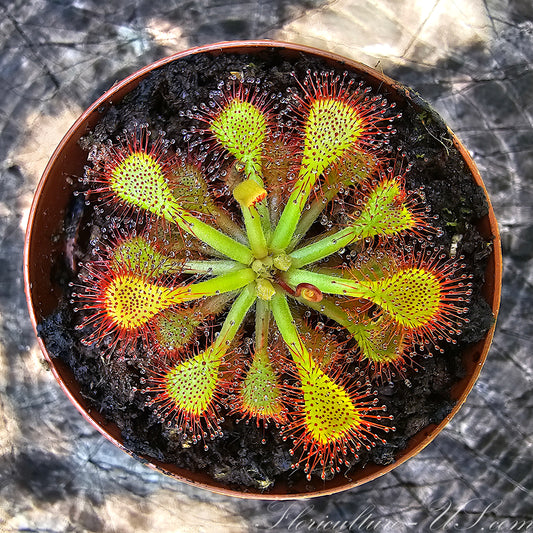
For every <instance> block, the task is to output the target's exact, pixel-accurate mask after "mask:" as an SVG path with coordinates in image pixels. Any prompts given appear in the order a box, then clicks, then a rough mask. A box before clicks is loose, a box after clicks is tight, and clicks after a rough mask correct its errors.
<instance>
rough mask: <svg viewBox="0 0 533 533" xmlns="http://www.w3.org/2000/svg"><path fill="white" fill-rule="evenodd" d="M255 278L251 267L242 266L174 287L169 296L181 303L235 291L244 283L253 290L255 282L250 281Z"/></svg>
mask: <svg viewBox="0 0 533 533" xmlns="http://www.w3.org/2000/svg"><path fill="white" fill-rule="evenodd" d="M255 278H256V273H255V272H254V271H253V270H252V269H251V268H242V269H241V270H238V271H236V272H230V273H228V274H223V275H221V276H217V277H215V278H211V279H208V280H206V281H200V282H198V283H193V284H192V285H189V286H187V287H176V288H175V289H173V290H172V291H171V293H170V295H169V297H170V298H175V300H176V303H183V302H188V301H191V300H197V299H199V298H203V297H204V296H214V295H216V294H221V293H224V292H230V291H235V290H237V289H240V288H242V287H244V286H245V285H251V286H252V289H253V290H254V291H255V284H254V283H252V282H253V281H255Z"/></svg>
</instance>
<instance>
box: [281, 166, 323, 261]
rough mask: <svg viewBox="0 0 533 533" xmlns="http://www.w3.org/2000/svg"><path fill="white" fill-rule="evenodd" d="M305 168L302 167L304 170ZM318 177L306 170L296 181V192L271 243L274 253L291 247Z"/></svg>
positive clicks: (292, 194)
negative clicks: (295, 231)
mask: <svg viewBox="0 0 533 533" xmlns="http://www.w3.org/2000/svg"><path fill="white" fill-rule="evenodd" d="M303 168H304V167H302V169H303ZM315 181H316V176H315V175H313V174H312V173H310V172H309V171H307V169H306V170H305V173H303V172H302V171H300V176H299V177H298V180H297V181H296V184H295V186H294V190H293V191H292V193H291V195H290V197H289V200H288V201H287V205H286V206H285V209H284V210H283V213H281V217H280V219H279V222H278V225H277V226H276V229H275V230H274V234H273V235H272V241H271V243H270V245H271V248H272V249H273V250H274V251H279V252H281V251H283V250H285V249H286V248H287V246H288V245H289V243H290V241H291V239H292V236H293V235H294V230H295V229H296V225H297V224H298V220H299V219H300V216H301V214H302V210H303V208H304V205H305V202H306V201H307V198H308V197H309V194H310V193H311V189H312V188H313V185H314V184H315Z"/></svg>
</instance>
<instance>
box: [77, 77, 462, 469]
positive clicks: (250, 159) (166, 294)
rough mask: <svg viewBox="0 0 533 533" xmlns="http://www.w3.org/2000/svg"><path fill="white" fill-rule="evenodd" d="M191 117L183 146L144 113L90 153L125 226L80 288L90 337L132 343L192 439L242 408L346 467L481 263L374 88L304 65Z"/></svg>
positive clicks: (246, 415) (125, 347) (129, 353)
mask: <svg viewBox="0 0 533 533" xmlns="http://www.w3.org/2000/svg"><path fill="white" fill-rule="evenodd" d="M282 102H283V103H282ZM189 115H190V118H191V119H194V120H195V123H196V124H197V126H196V127H195V128H192V129H191V131H189V132H188V134H187V139H186V140H185V141H183V140H182V141H181V142H182V145H183V144H187V149H185V150H183V149H182V150H178V149H175V148H174V144H173V143H172V142H170V141H169V140H168V139H166V138H164V137H163V136H162V135H158V134H156V133H155V132H151V131H149V129H148V128H147V127H146V126H143V127H139V128H137V129H136V130H135V131H133V132H129V133H125V135H124V137H123V138H121V139H119V140H118V141H116V142H114V143H110V144H107V145H105V146H100V147H99V148H98V150H96V151H95V153H93V154H92V158H91V166H90V168H88V169H87V173H86V176H85V178H84V180H85V182H86V184H87V185H88V191H87V200H88V201H89V202H93V203H95V204H96V205H97V206H99V207H98V209H100V210H101V211H102V212H104V213H107V214H108V218H109V219H112V220H113V221H114V225H115V226H116V227H119V228H121V229H120V231H115V232H114V233H113V235H112V236H111V238H109V239H108V240H107V241H105V242H102V241H101V240H100V241H98V242H95V243H93V246H94V249H93V251H92V254H91V259H90V260H88V261H85V262H84V263H83V269H82V273H81V274H80V280H79V281H78V282H77V283H75V289H74V290H75V292H74V294H73V299H72V302H73V303H74V305H75V306H76V310H77V311H78V316H79V320H78V328H79V329H80V330H81V332H82V336H83V342H84V343H85V344H87V345H93V346H95V347H96V348H98V349H100V350H102V352H103V354H104V355H105V357H108V358H114V357H117V358H124V357H129V358H131V360H132V361H133V364H136V365H138V367H139V368H141V369H142V373H143V376H144V377H143V378H142V380H141V383H140V384H139V387H138V389H137V390H135V391H132V393H134V394H139V395H141V396H142V397H143V398H144V403H145V406H146V409H150V410H152V411H153V413H154V416H156V417H158V418H159V419H161V421H162V423H165V424H168V425H169V426H170V427H172V428H175V429H176V431H175V432H174V433H175V434H179V435H181V437H180V438H181V439H183V441H184V442H185V441H186V442H188V443H191V442H193V443H197V442H199V443H200V446H202V445H203V446H205V447H207V446H208V445H209V443H210V441H211V440H213V439H216V438H217V436H219V435H220V434H221V432H222V431H223V426H224V418H225V417H233V418H234V419H235V420H243V421H246V422H247V423H250V422H252V423H255V424H257V425H259V426H262V427H263V431H264V432H268V431H279V432H280V434H281V436H282V438H283V439H288V440H289V441H291V442H292V445H291V450H290V452H291V455H293V467H294V468H303V469H304V470H305V472H306V473H307V477H308V479H310V478H311V475H313V474H316V475H318V476H321V477H322V478H326V477H331V475H334V474H335V473H336V472H339V471H340V470H341V467H342V465H343V464H346V465H348V464H349V463H348V458H349V457H350V458H351V460H352V461H353V460H354V457H355V458H357V454H358V451H359V450H360V449H361V448H362V447H363V448H367V449H370V448H371V447H372V446H375V445H376V443H382V442H383V443H384V442H386V438H387V434H388V433H389V432H391V431H393V430H394V422H393V421H392V420H391V418H392V417H391V416H390V415H388V414H387V412H386V408H385V406H384V405H383V401H380V399H379V398H378V397H377V395H376V392H375V388H376V386H379V385H380V384H382V383H384V382H386V381H389V380H394V379H400V380H401V379H404V378H405V376H406V374H407V373H408V372H411V371H423V361H422V362H420V361H418V360H419V359H422V358H423V357H422V356H428V355H430V354H432V353H436V354H438V353H439V351H441V350H442V349H443V348H442V347H443V345H444V344H445V343H450V342H451V343H453V342H455V339H456V337H457V335H458V334H459V333H460V330H461V327H462V325H463V324H464V322H465V321H466V318H465V317H464V315H465V313H466V311H467V306H468V301H469V295H470V292H471V288H470V281H469V275H468V274H467V273H465V272H464V266H463V265H461V258H459V257H448V256H447V254H446V253H445V252H444V251H443V250H442V249H440V248H438V247H436V246H435V245H434V244H433V237H434V236H435V235H436V234H437V233H438V232H439V230H438V228H437V227H436V225H435V224H436V222H435V220H434V218H433V217H432V216H431V213H430V208H429V205H428V203H427V200H426V198H425V195H424V191H423V190H420V189H417V190H408V189H407V188H406V179H405V175H406V173H407V172H408V169H409V163H408V162H407V161H403V160H402V157H401V155H398V156H396V155H395V154H394V153H393V152H392V151H391V150H390V149H389V141H388V140H389V136H390V135H393V134H394V121H395V119H396V118H397V116H398V114H397V113H395V111H394V105H392V104H389V103H388V102H387V101H386V100H385V99H384V98H383V97H381V96H380V95H375V94H373V93H372V92H371V91H370V90H369V89H368V88H365V87H364V85H363V84H362V83H357V82H354V81H353V80H352V79H350V78H349V77H348V76H347V75H345V76H336V75H334V74H332V73H308V74H307V76H306V77H305V78H304V79H296V78H295V81H294V87H293V89H292V90H291V91H290V92H289V95H288V97H287V98H286V99H285V100H283V101H282V100H280V98H279V97H278V96H276V95H272V96H271V95H269V94H268V93H266V92H264V91H261V90H260V89H259V88H258V86H257V84H251V83H247V82H246V81H241V80H239V79H235V78H234V79H232V80H230V81H229V82H227V83H224V84H222V85H221V86H220V91H218V92H217V94H216V95H215V96H214V97H213V99H212V100H211V101H209V102H205V103H204V104H202V105H201V106H199V107H198V108H197V109H195V110H193V111H191V112H189ZM207 161H210V163H209V164H208V163H207ZM213 161H215V162H216V164H213V163H212V162H213Z"/></svg>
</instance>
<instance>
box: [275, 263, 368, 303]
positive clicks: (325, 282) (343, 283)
mask: <svg viewBox="0 0 533 533" xmlns="http://www.w3.org/2000/svg"><path fill="white" fill-rule="evenodd" d="M283 279H284V281H285V282H286V283H287V284H288V285H290V286H293V287H296V286H298V285H299V284H300V283H310V284H311V285H314V286H315V287H316V288H317V289H319V290H320V291H321V292H323V293H326V294H339V295H342V296H351V297H355V298H357V297H363V298H364V297H367V296H368V291H367V290H364V289H365V287H363V286H361V284H360V282H358V281H356V280H351V279H345V278H342V277H337V276H330V275H328V274H321V273H319V272H311V271H310V270H302V269H292V268H291V269H290V270H289V271H287V272H285V273H284V274H283ZM358 289H359V290H358Z"/></svg>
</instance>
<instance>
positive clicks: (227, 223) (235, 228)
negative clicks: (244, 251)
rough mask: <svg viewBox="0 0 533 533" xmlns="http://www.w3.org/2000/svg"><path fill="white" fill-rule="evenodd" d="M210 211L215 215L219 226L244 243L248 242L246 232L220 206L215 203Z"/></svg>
mask: <svg viewBox="0 0 533 533" xmlns="http://www.w3.org/2000/svg"><path fill="white" fill-rule="evenodd" d="M209 213H210V214H211V215H213V216H214V217H215V222H216V223H217V225H218V226H219V228H220V229H221V230H223V231H225V232H226V233H227V234H228V235H230V236H231V237H233V238H234V239H236V240H237V241H239V242H240V243H242V244H246V243H247V239H246V233H245V232H244V230H243V228H241V227H240V226H239V225H238V224H237V223H236V222H234V221H233V220H232V218H231V217H230V216H229V215H228V214H227V213H226V212H225V211H224V210H223V209H221V208H220V207H218V206H216V205H214V206H212V207H210V208H209Z"/></svg>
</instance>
